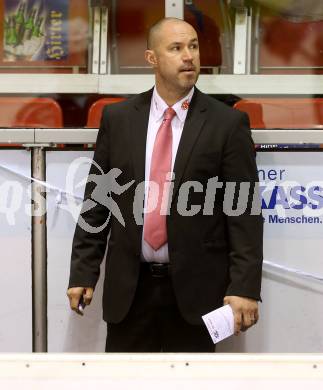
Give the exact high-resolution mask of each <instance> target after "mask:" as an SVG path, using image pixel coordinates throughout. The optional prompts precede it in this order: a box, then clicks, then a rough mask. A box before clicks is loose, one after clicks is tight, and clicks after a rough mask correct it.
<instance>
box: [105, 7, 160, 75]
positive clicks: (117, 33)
mask: <svg viewBox="0 0 323 390" xmlns="http://www.w3.org/2000/svg"><path fill="white" fill-rule="evenodd" d="M111 11H112V12H111V14H110V15H111V23H110V25H111V30H110V34H111V38H112V42H111V43H112V46H111V48H112V51H111V55H112V72H113V73H121V74H122V73H151V69H150V67H149V66H148V65H147V63H146V61H145V58H144V52H145V50H146V48H147V32H148V30H149V28H150V26H151V25H153V24H154V23H155V22H157V21H158V20H159V19H161V18H163V17H164V15H165V1H164V0H154V1H151V2H150V3H149V7H147V1H145V0H136V1H133V2H129V1H127V0H118V1H114V2H113V5H112V10H111Z"/></svg>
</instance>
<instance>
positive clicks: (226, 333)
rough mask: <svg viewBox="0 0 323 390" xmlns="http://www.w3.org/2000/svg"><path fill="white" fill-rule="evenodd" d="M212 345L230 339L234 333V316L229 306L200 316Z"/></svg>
mask: <svg viewBox="0 0 323 390" xmlns="http://www.w3.org/2000/svg"><path fill="white" fill-rule="evenodd" d="M202 320H203V321H204V323H205V325H206V327H207V329H208V331H209V333H210V336H211V338H212V340H213V343H214V344H216V343H218V342H219V341H221V340H224V339H226V338H227V337H230V336H232V335H233V333H234V316H233V311H232V308H231V306H230V305H225V306H222V307H220V308H219V309H216V310H213V311H211V312H210V313H207V314H205V315H204V316H202Z"/></svg>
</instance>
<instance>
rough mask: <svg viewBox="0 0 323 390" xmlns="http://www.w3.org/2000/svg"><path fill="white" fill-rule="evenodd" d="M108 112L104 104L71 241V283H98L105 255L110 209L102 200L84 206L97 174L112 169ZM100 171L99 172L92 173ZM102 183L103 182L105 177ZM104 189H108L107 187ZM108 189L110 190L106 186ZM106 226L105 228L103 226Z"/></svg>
mask: <svg viewBox="0 0 323 390" xmlns="http://www.w3.org/2000/svg"><path fill="white" fill-rule="evenodd" d="M108 122H109V115H108V107H105V108H104V111H103V115H102V119H101V125H100V129H99V133H98V137H97V141H96V150H95V153H94V157H93V163H92V165H91V168H90V172H89V176H88V181H87V184H86V187H85V193H84V202H83V207H82V210H81V213H80V216H79V219H78V223H77V225H76V228H75V233H74V239H73V244H72V255H71V268H70V279H69V287H95V285H96V283H97V280H98V278H99V275H100V264H101V262H102V260H103V258H104V254H105V250H106V245H107V237H108V234H109V230H110V212H109V210H108V209H107V208H106V207H105V206H104V205H102V204H100V203H97V202H95V203H94V207H93V204H92V208H90V209H89V210H85V207H84V206H85V205H86V201H87V200H90V199H91V194H92V192H93V190H94V189H95V187H96V183H95V180H94V181H91V179H93V178H95V177H101V178H102V174H103V173H107V172H108V171H109V169H110V168H109V147H110V145H109V124H108ZM93 175H98V176H93ZM99 185H103V183H102V181H101V183H100V184H99ZM104 190H105V189H104ZM107 192H108V190H107ZM103 226H104V228H102V227H103Z"/></svg>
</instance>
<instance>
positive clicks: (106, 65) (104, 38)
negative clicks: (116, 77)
mask: <svg viewBox="0 0 323 390" xmlns="http://www.w3.org/2000/svg"><path fill="white" fill-rule="evenodd" d="M108 29H109V9H108V8H107V7H104V8H102V9H101V39H100V41H101V43H100V73H101V74H106V73H111V58H110V57H111V56H110V51H109V54H108Z"/></svg>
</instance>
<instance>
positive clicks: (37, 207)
mask: <svg viewBox="0 0 323 390" xmlns="http://www.w3.org/2000/svg"><path fill="white" fill-rule="evenodd" d="M32 176H33V178H35V179H38V180H41V181H45V179H46V172H45V151H44V150H43V149H42V148H40V147H36V148H32ZM32 202H33V205H32V286H33V287H32V289H33V290H32V297H33V299H32V301H33V352H47V240H46V193H45V188H44V186H42V185H41V184H39V183H37V182H33V183H32Z"/></svg>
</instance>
